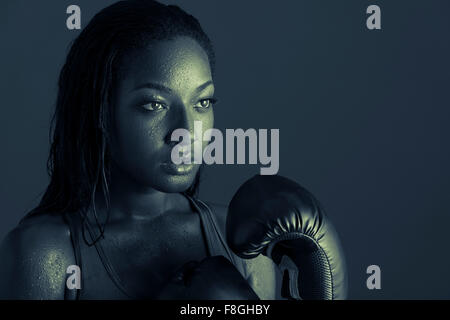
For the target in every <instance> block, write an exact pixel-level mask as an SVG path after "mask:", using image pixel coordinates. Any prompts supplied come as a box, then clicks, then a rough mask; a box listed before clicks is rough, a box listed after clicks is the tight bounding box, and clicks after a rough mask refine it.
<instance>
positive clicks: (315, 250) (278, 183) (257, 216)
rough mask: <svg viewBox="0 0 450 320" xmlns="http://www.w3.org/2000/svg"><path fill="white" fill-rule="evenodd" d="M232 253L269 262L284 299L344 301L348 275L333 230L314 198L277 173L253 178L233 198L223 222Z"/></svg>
mask: <svg viewBox="0 0 450 320" xmlns="http://www.w3.org/2000/svg"><path fill="white" fill-rule="evenodd" d="M226 233H227V242H228V246H229V247H230V248H231V249H232V250H233V251H234V253H235V254H236V255H238V256H239V257H241V258H244V259H251V258H254V257H256V256H257V255H259V254H263V255H265V256H267V257H269V258H271V259H272V260H273V261H274V263H275V264H276V265H277V266H278V267H279V268H280V271H281V272H282V274H283V283H282V292H281V296H282V297H284V298H288V299H296V300H301V299H307V300H309V299H326V300H331V299H333V300H334V299H345V298H346V294H347V274H346V266H345V260H344V254H343V251H342V248H341V246H340V242H339V239H338V236H337V233H336V231H335V230H334V228H333V226H332V225H331V223H330V221H329V220H328V219H327V217H326V216H325V213H324V211H323V209H322V208H321V206H320V204H319V202H318V201H317V200H316V199H315V198H314V196H313V195H312V194H311V193H310V192H308V191H307V190H306V189H304V188H303V187H301V186H300V185H298V184H297V183H296V182H294V181H292V180H289V179H287V178H284V177H281V176H278V175H273V176H270V175H265V176H263V175H256V176H254V177H253V178H251V179H249V180H248V181H246V182H245V183H244V184H243V185H242V186H241V187H240V188H239V189H238V191H237V193H236V194H235V195H234V197H233V198H232V200H231V202H230V205H229V207H228V216H227V223H226Z"/></svg>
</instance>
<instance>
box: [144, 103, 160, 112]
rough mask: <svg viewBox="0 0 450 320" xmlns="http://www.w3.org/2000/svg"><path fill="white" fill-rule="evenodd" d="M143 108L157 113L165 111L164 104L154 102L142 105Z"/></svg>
mask: <svg viewBox="0 0 450 320" xmlns="http://www.w3.org/2000/svg"><path fill="white" fill-rule="evenodd" d="M142 107H143V108H144V109H146V110H149V111H157V110H161V109H164V104H162V103H161V102H157V101H152V102H149V103H146V104H144V105H142Z"/></svg>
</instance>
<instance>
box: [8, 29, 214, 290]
mask: <svg viewBox="0 0 450 320" xmlns="http://www.w3.org/2000/svg"><path fill="white" fill-rule="evenodd" d="M120 66H121V67H120V70H119V74H118V76H119V77H118V79H119V80H118V83H117V84H116V90H115V92H114V95H113V106H112V110H113V111H112V124H111V126H110V127H111V132H109V133H110V134H109V136H110V138H111V139H110V140H109V141H108V143H109V147H110V150H111V154H112V162H113V165H112V173H111V174H112V179H111V184H110V194H111V203H110V205H111V207H110V209H111V210H110V217H109V222H108V225H107V227H106V229H105V238H104V239H103V240H101V241H102V245H103V246H104V249H105V253H106V255H107V256H109V257H110V260H111V262H112V264H113V265H114V266H115V267H116V270H117V272H118V274H119V276H120V277H121V278H122V280H123V282H125V283H127V284H128V288H127V289H129V290H130V291H133V292H135V293H136V294H139V295H145V296H147V297H151V296H152V295H154V294H155V292H157V290H158V289H159V287H160V285H161V283H162V282H164V281H165V280H166V279H167V277H168V276H169V275H170V274H171V273H172V272H173V271H174V270H175V269H177V268H178V267H179V266H180V265H182V264H184V263H185V262H187V261H190V260H201V259H203V258H204V257H206V248H205V243H204V239H203V238H202V232H201V230H200V221H199V217H198V214H196V213H195V214H194V213H193V211H192V208H191V207H190V205H189V202H188V200H187V199H186V198H185V197H184V196H182V195H181V194H180V192H182V191H185V190H186V189H187V188H188V187H189V186H190V185H191V184H192V182H193V181H194V178H195V176H196V173H197V171H198V169H199V166H198V165H195V166H194V167H193V168H192V169H191V170H188V171H187V172H182V174H179V173H177V171H176V170H175V171H174V170H173V169H171V168H170V166H169V167H167V166H165V164H166V163H167V162H169V161H170V154H171V148H172V147H173V145H174V144H175V142H172V141H170V135H171V133H172V132H173V130H175V129H177V128H185V129H187V130H189V131H190V132H193V125H194V121H201V122H202V125H203V128H204V129H205V130H206V129H208V128H212V126H213V121H214V116H213V110H212V105H211V103H210V99H212V98H213V95H214V85H213V82H212V76H211V70H210V64H209V61H208V57H207V54H206V53H205V52H204V50H203V49H202V48H201V46H200V45H199V44H198V43H197V42H196V41H195V40H193V39H191V38H187V37H178V38H175V39H172V40H167V41H157V42H152V43H150V44H149V45H148V46H147V47H146V48H145V49H138V50H135V51H132V52H130V53H128V54H126V55H125V56H124V57H123V59H122V61H121V62H120ZM96 199H97V200H96V209H97V213H98V215H99V219H100V220H101V221H104V220H105V219H106V211H105V210H104V208H105V205H104V203H103V202H102V201H101V199H102V197H101V196H100V195H98V196H97V197H96ZM89 250H95V248H94V247H90V248H89ZM83 254H85V259H84V261H83V262H84V263H85V265H86V266H88V267H86V269H89V270H95V268H96V267H95V266H94V260H92V259H93V258H90V257H96V256H95V254H92V255H90V254H89V252H87V251H86V252H83ZM86 254H87V255H86ZM0 261H2V264H1V265H0V274H1V277H0V298H13V299H63V298H64V289H65V279H66V268H67V267H68V266H69V265H71V264H74V263H75V261H74V252H73V249H72V246H71V242H70V234H69V230H68V227H67V225H66V224H65V223H64V221H63V219H62V213H61V215H49V214H48V215H47V214H41V215H39V216H36V217H33V218H28V219H26V220H25V222H24V223H23V224H21V225H20V226H18V227H16V228H15V229H14V230H12V231H11V232H10V233H9V234H8V235H7V237H6V238H5V239H4V241H3V242H2V244H1V247H0ZM90 265H92V266H91V267H90V268H89V266H90ZM96 279H97V280H96ZM102 279H107V277H106V276H105V277H100V276H99V277H94V278H93V279H92V280H90V282H89V283H87V284H86V286H85V287H84V288H83V290H84V293H85V296H86V297H91V298H106V299H107V298H111V297H110V296H108V292H103V293H102V296H97V297H96V296H89V290H90V289H89V288H96V287H102V285H103V284H104V283H102V281H103V280H102ZM104 281H106V280H104ZM144 284H145V286H144ZM148 284H152V285H151V286H149V285H148ZM104 291H106V290H104ZM92 292H93V291H92ZM114 298H120V297H114Z"/></svg>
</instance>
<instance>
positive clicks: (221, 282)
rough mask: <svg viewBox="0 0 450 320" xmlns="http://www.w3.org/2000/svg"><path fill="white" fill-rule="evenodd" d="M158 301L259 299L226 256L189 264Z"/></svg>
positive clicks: (176, 275) (163, 291)
mask: <svg viewBox="0 0 450 320" xmlns="http://www.w3.org/2000/svg"><path fill="white" fill-rule="evenodd" d="M156 299H159V300H259V298H258V296H257V295H256V293H255V292H254V291H253V289H252V288H251V287H250V285H249V284H248V283H247V281H246V280H245V279H244V278H243V277H242V275H241V273H240V272H239V271H238V270H237V269H236V267H235V266H234V265H233V264H232V263H231V262H230V261H229V260H228V259H226V258H225V257H224V256H214V257H207V258H205V259H203V260H202V261H200V262H198V261H190V262H188V263H186V264H185V265H183V266H182V267H181V268H180V269H179V270H177V271H176V272H175V274H174V275H173V277H172V278H171V279H170V280H169V281H168V283H167V284H166V285H165V286H164V287H163V289H162V290H161V292H160V293H159V295H158V296H157V297H156Z"/></svg>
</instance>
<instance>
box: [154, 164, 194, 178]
mask: <svg viewBox="0 0 450 320" xmlns="http://www.w3.org/2000/svg"><path fill="white" fill-rule="evenodd" d="M161 167H162V168H163V170H165V171H166V172H167V173H169V174H171V175H188V174H191V173H192V172H193V171H194V168H195V164H175V163H173V162H164V163H162V164H161Z"/></svg>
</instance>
